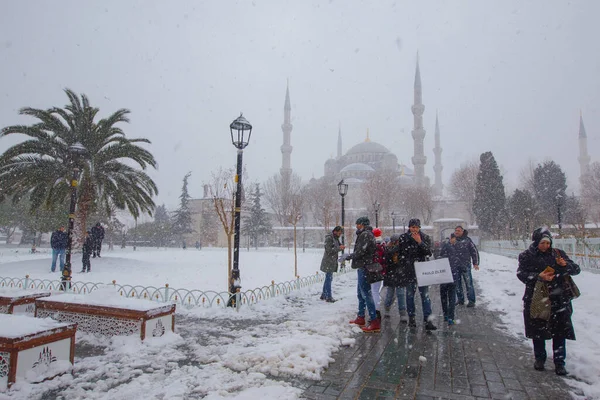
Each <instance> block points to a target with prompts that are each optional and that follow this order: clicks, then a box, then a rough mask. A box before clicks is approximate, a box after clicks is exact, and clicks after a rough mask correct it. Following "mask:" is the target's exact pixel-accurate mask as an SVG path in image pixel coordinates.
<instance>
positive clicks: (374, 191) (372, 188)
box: [363, 170, 402, 224]
mask: <svg viewBox="0 0 600 400" xmlns="http://www.w3.org/2000/svg"><path fill="white" fill-rule="evenodd" d="M401 190H402V189H401V186H400V181H399V180H398V174H397V173H396V172H394V171H390V170H379V171H375V172H373V173H372V174H371V176H370V177H369V178H368V179H367V180H366V181H365V183H364V184H363V196H364V201H365V202H366V203H367V204H368V206H367V207H368V208H370V209H373V208H374V207H373V205H374V204H375V203H379V212H378V214H379V217H380V219H381V221H382V223H386V224H389V223H390V222H391V218H390V212H391V211H394V209H396V208H397V207H398V203H399V202H400V193H401ZM373 213H375V210H373Z"/></svg>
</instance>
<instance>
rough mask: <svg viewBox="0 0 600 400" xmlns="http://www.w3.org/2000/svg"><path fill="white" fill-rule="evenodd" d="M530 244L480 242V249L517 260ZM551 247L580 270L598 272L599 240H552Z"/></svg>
mask: <svg viewBox="0 0 600 400" xmlns="http://www.w3.org/2000/svg"><path fill="white" fill-rule="evenodd" d="M530 244H531V241H527V240H482V241H481V245H480V249H481V251H485V252H487V253H493V254H499V255H503V256H507V257H512V258H517V257H518V256H519V254H520V253H521V252H522V251H524V250H526V249H527V248H528V247H529V245H530ZM552 245H553V246H554V247H556V248H559V249H561V250H563V251H564V252H565V253H567V255H568V256H569V257H570V258H571V259H572V260H573V261H575V262H576V263H577V264H579V266H580V267H581V268H583V269H586V270H591V271H598V272H600V238H567V239H553V240H552Z"/></svg>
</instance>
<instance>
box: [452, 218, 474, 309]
mask: <svg viewBox="0 0 600 400" xmlns="http://www.w3.org/2000/svg"><path fill="white" fill-rule="evenodd" d="M454 235H455V236H456V243H455V244H454V250H455V253H456V254H455V256H456V260H457V262H458V265H459V268H460V275H458V280H457V281H456V297H457V298H458V302H457V304H459V305H464V304H465V294H464V292H463V286H462V281H463V280H464V281H465V287H466V289H467V299H468V300H469V304H468V305H467V307H475V286H474V285H473V274H472V273H471V261H473V268H475V271H479V251H477V246H475V243H473V241H472V240H471V238H470V237H469V231H467V230H466V229H463V227H462V226H460V225H458V226H457V227H456V228H455V229H454Z"/></svg>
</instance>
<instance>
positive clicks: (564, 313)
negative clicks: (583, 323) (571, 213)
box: [517, 228, 581, 375]
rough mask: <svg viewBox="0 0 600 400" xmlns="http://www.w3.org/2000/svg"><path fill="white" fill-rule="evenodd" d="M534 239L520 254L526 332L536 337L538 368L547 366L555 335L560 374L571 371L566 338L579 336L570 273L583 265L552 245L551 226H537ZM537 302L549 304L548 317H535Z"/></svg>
mask: <svg viewBox="0 0 600 400" xmlns="http://www.w3.org/2000/svg"><path fill="white" fill-rule="evenodd" d="M531 240H532V241H533V242H532V243H531V245H530V246H529V248H528V249H527V250H525V251H524V252H522V253H521V254H519V267H518V269H517V278H519V280H520V281H521V282H523V283H524V284H525V294H524V295H523V305H524V307H523V319H524V323H525V336H526V337H527V338H529V339H532V340H533V354H534V356H535V363H534V364H533V367H534V368H535V369H536V370H538V371H543V370H544V364H545V362H546V340H549V339H552V349H553V356H554V357H553V359H554V368H555V369H554V371H555V372H556V374H557V375H567V370H566V369H565V359H566V356H567V350H566V339H569V340H575V330H574V329H573V323H572V322H571V315H572V314H573V306H572V304H571V299H572V298H573V292H572V291H571V290H569V289H570V285H569V282H570V281H571V282H572V279H571V278H570V277H571V276H572V275H577V274H579V273H580V272H581V269H580V268H579V265H577V264H575V263H574V262H573V261H572V260H571V259H570V258H569V257H568V256H567V254H566V253H565V252H564V251H562V250H560V249H554V248H552V234H551V233H550V232H549V231H548V230H547V228H538V229H536V230H535V231H534V232H533V234H532V237H531ZM540 283H541V284H540ZM544 289H545V291H546V294H543V295H542V296H536V291H538V290H540V291H542V290H544ZM534 296H535V297H537V298H540V299H541V301H542V303H543V304H542V305H541V306H540V304H539V302H536V303H535V304H534ZM548 303H549V304H548ZM534 306H535V309H538V310H539V308H540V307H541V308H542V310H543V308H544V307H548V306H549V307H550V313H549V316H548V318H545V317H543V316H542V315H535V318H534V316H532V315H531V313H532V307H534ZM535 309H534V311H535Z"/></svg>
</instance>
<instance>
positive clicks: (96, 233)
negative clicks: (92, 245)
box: [92, 225, 104, 242]
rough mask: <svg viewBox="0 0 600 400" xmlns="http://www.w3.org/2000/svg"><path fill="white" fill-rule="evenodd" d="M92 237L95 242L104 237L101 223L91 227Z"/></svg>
mask: <svg viewBox="0 0 600 400" xmlns="http://www.w3.org/2000/svg"><path fill="white" fill-rule="evenodd" d="M92 238H93V240H95V241H97V242H101V241H102V240H103V239H104V227H103V226H102V225H96V226H94V227H93V228H92Z"/></svg>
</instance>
